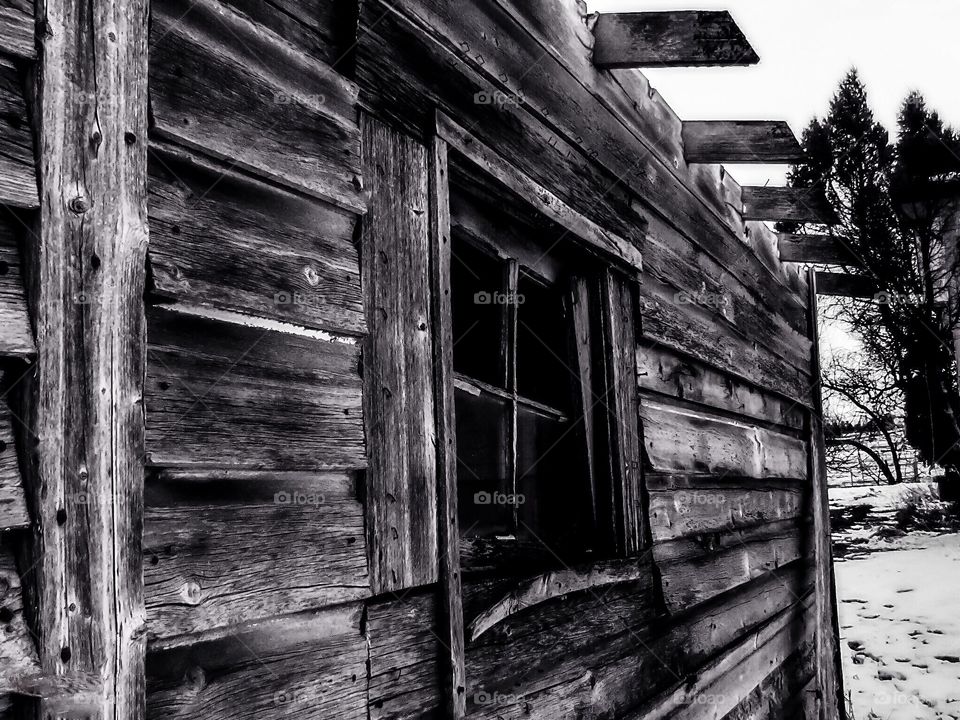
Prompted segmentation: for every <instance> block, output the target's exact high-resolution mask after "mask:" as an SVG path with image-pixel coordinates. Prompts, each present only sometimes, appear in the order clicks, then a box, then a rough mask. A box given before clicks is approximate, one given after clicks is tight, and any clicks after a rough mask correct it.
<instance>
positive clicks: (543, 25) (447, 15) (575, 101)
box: [356, 0, 814, 718]
mask: <svg viewBox="0 0 960 720" xmlns="http://www.w3.org/2000/svg"><path fill="white" fill-rule="evenodd" d="M592 45H593V37H592V34H591V31H590V27H589V22H587V21H585V19H584V18H582V17H581V16H580V14H579V10H578V8H577V5H576V3H574V2H568V1H567V0H541V1H540V2H533V3H518V2H514V1H513V0H480V1H479V2H471V3H460V2H454V1H453V0H411V1H410V2H406V3H403V4H402V5H401V6H396V5H394V4H392V3H386V2H383V1H382V0H363V2H361V3H360V15H359V35H358V44H357V58H356V73H357V74H356V80H357V82H358V84H359V86H360V94H359V99H360V103H361V105H362V106H363V107H364V108H366V109H367V110H368V111H369V112H370V113H371V114H373V115H375V116H377V117H378V118H379V119H380V120H381V121H383V122H386V123H388V124H390V125H392V126H393V127H395V128H396V129H398V130H401V131H405V132H406V133H408V134H409V135H410V136H411V137H413V138H422V139H423V141H424V142H426V141H427V140H428V139H429V137H430V134H431V132H433V127H434V125H433V123H434V119H433V111H434V109H435V108H438V109H440V110H441V111H442V112H443V114H444V118H445V119H443V120H442V122H441V123H440V134H441V136H442V137H444V138H445V139H448V140H449V141H450V142H451V157H452V159H451V162H452V163H453V162H458V161H462V158H466V159H467V160H468V161H469V162H471V163H473V164H474V165H476V164H478V163H479V164H480V165H481V166H483V167H485V168H486V169H487V171H488V172H490V173H492V174H493V176H494V177H495V178H496V179H497V180H498V181H499V182H501V183H503V184H504V185H506V186H507V187H508V188H509V189H510V190H511V191H512V192H513V193H515V194H516V195H517V196H518V197H520V196H522V197H525V198H526V197H528V196H529V197H530V198H531V199H530V200H529V202H530V205H529V208H530V209H531V210H533V211H535V212H541V213H543V214H545V215H546V216H547V217H549V216H550V213H552V212H554V211H553V209H552V208H553V207H555V206H556V204H557V203H560V204H562V205H563V206H564V207H565V208H568V209H570V211H572V212H573V213H575V214H576V215H578V216H579V218H580V219H579V221H573V220H570V219H569V218H567V220H566V222H565V223H564V227H565V228H566V229H567V231H568V233H570V232H571V230H570V228H572V227H573V228H575V227H581V228H590V233H589V234H590V237H589V238H588V237H584V238H583V242H584V246H585V247H588V246H589V245H590V244H592V243H594V241H593V239H592V238H594V237H597V236H600V235H602V233H604V232H607V233H610V234H611V235H612V236H615V237H617V238H621V239H623V240H625V241H626V242H628V243H630V244H631V245H633V247H634V248H636V249H637V250H639V251H640V252H641V253H642V265H641V263H639V262H635V261H634V260H633V256H632V254H629V253H622V252H619V253H616V255H617V256H619V260H617V259H614V260H613V261H612V263H613V264H614V265H616V266H617V267H618V268H619V269H620V270H624V271H629V272H632V273H633V274H635V275H636V277H637V278H638V282H637V285H636V287H637V293H638V296H637V318H636V321H635V323H634V327H633V328H632V331H633V334H634V336H635V340H634V342H635V353H634V357H633V358H632V359H631V362H630V364H629V367H630V368H631V371H632V372H634V373H635V378H636V384H635V391H634V392H635V394H634V396H633V397H632V398H630V401H631V402H633V403H636V404H637V405H638V409H637V410H636V412H637V413H638V416H639V420H640V423H641V426H642V434H641V436H640V437H639V438H635V439H636V440H637V442H638V444H639V447H640V449H641V455H642V464H643V473H644V487H645V493H646V495H647V497H646V501H645V502H643V501H640V502H639V503H638V504H639V508H640V510H641V512H642V513H643V514H644V517H643V518H642V520H641V522H640V524H641V525H642V526H645V527H647V528H648V535H649V537H648V538H646V542H647V543H649V547H648V548H647V549H645V550H641V551H639V554H638V558H644V559H643V560H641V562H645V563H646V567H647V568H649V572H650V578H649V581H648V582H646V583H644V582H638V581H633V582H632V583H631V582H622V583H617V584H614V585H613V586H606V585H605V586H603V589H602V590H597V591H595V592H591V591H589V590H587V591H581V592H574V593H572V594H567V595H564V596H563V597H553V599H547V600H545V601H543V602H537V604H536V605H534V606H531V607H528V609H526V610H522V611H520V612H507V613H506V614H504V616H503V617H504V619H503V620H501V621H500V622H497V623H495V624H493V626H492V627H491V629H489V630H487V631H485V632H484V633H482V634H481V635H480V636H479V637H476V638H475V639H471V635H470V633H469V632H468V633H467V643H466V677H467V688H466V691H467V714H468V716H469V717H499V718H502V717H518V718H519V717H524V718H528V717H543V718H556V717H580V716H584V717H587V716H588V717H594V716H608V717H618V718H619V717H637V718H640V717H648V716H649V717H659V716H667V715H669V716H670V717H691V718H694V717H696V718H699V717H717V718H720V717H724V716H727V715H729V716H730V717H750V716H762V713H766V714H767V715H768V716H773V717H775V716H779V715H780V714H781V711H783V713H784V714H786V713H787V710H788V709H789V711H790V712H793V711H794V709H795V708H801V709H802V707H803V706H804V702H803V698H802V695H803V691H804V688H805V686H806V685H807V682H808V681H809V680H810V678H811V676H812V664H811V662H810V660H809V648H810V642H811V641H810V637H811V636H810V634H809V633H810V628H811V627H812V624H811V623H810V622H809V621H808V620H809V616H810V615H811V613H812V610H811V606H812V605H811V603H810V593H811V592H812V575H811V574H810V572H809V565H810V561H811V558H812V549H811V544H810V532H811V530H810V518H811V513H810V500H811V498H810V479H809V478H810V458H811V453H810V448H809V442H808V438H809V434H808V427H809V412H810V409H811V407H812V404H813V402H814V398H813V394H812V393H811V382H812V381H811V373H812V367H811V357H810V353H811V341H810V337H809V335H808V317H807V313H808V305H807V298H806V295H805V289H806V284H805V281H804V280H803V279H802V278H801V277H799V276H798V274H797V272H796V270H795V269H794V268H793V267H791V266H788V265H784V264H783V263H781V262H780V260H779V256H778V249H777V240H776V237H775V236H774V235H773V234H772V233H770V232H769V231H768V230H767V229H766V228H765V227H764V226H762V225H758V224H745V223H744V222H743V219H742V216H741V214H740V210H741V209H742V206H743V202H742V200H741V191H740V188H739V186H738V185H737V184H736V182H735V181H734V180H733V179H732V178H731V177H730V176H729V175H727V174H725V173H724V171H723V170H722V168H720V167H719V166H717V165H708V164H702V163H696V164H688V163H687V162H686V160H685V159H684V158H685V153H684V146H683V136H682V123H681V121H680V120H679V118H677V117H676V116H675V115H674V114H673V113H672V111H671V110H670V109H669V108H668V106H667V105H666V103H664V102H663V101H662V100H661V98H660V97H659V96H658V95H657V93H656V92H655V91H653V90H652V89H651V88H650V86H649V84H648V83H647V81H646V80H645V78H644V77H643V76H642V75H641V74H640V73H637V72H634V71H621V70H613V71H601V70H597V69H596V68H595V67H594V66H593V64H592V62H591V51H592ZM464 131H465V132H466V133H467V135H468V137H467V136H464V135H463V132H464ZM458 133H460V134H458ZM506 168H509V170H510V172H511V173H519V174H520V175H521V176H522V177H523V178H526V180H525V181H524V182H525V183H527V185H523V186H521V185H518V184H517V182H516V180H515V178H514V176H513V175H510V176H509V177H507V175H506V174H505V169H506ZM528 186H534V187H536V188H537V189H538V190H539V191H540V192H539V197H538V196H537V193H530V192H527V190H528V189H529V188H528ZM540 198H546V199H547V200H549V202H550V203H551V205H550V206H549V207H548V206H543V207H541V208H540V209H538V208H537V206H538V204H540V203H541V202H546V200H543V201H542V200H541V199H540ZM550 219H552V220H554V221H555V222H556V219H555V218H550ZM469 230H470V228H468V229H467V231H469ZM572 234H573V235H574V236H577V234H578V233H577V231H576V230H573V231H572ZM598 234H599V235H598ZM594 246H595V245H594ZM611 360H614V359H611ZM620 367H622V365H621V366H620ZM638 500H641V499H638ZM478 551H482V550H481V549H479V548H472V547H471V548H469V552H471V553H475V552H478ZM654 568H656V570H655V571H654ZM786 577H789V578H790V584H789V590H785V589H784V585H783V580H782V578H786ZM509 590H510V588H504V587H503V586H502V584H499V585H497V586H496V587H488V588H486V589H484V587H478V586H476V584H475V582H474V581H471V582H466V581H465V586H464V621H465V623H467V625H468V627H469V626H470V624H471V622H475V621H476V620H477V618H478V614H479V613H481V612H482V611H483V609H484V604H485V603H486V604H489V601H490V598H492V597H497V596H502V595H503V593H504V592H505V591H509ZM424 593H426V594H424ZM418 598H419V600H418V601H417V603H412V601H411V600H409V599H405V600H404V601H403V602H397V603H391V602H390V601H389V600H384V601H383V602H382V603H381V604H379V605H378V606H377V611H376V615H377V617H378V619H379V622H381V623H382V626H383V627H388V626H389V620H387V618H388V617H393V618H400V617H406V618H407V619H408V620H409V621H410V623H411V628H410V632H411V633H415V634H417V635H418V636H419V637H420V638H421V640H420V641H416V642H411V641H410V637H409V636H408V635H407V634H404V633H401V634H400V635H399V636H398V638H397V642H396V644H394V643H393V638H392V637H390V636H389V634H388V635H386V636H373V635H371V637H370V642H371V653H372V656H373V657H377V658H384V659H387V660H385V661H384V662H382V663H378V664H377V665H376V670H372V671H371V672H375V676H376V677H377V682H376V687H377V691H376V693H373V692H372V693H371V713H372V716H375V717H391V718H401V717H403V718H406V717H409V718H414V717H421V716H423V715H425V714H429V713H431V712H436V713H440V712H441V711H440V710H438V708H439V707H440V704H441V702H442V701H441V700H440V694H439V692H438V688H437V687H435V686H434V685H432V684H431V683H430V682H429V679H430V678H431V677H434V678H435V677H436V675H437V672H438V668H437V663H441V664H442V662H443V657H444V656H443V652H442V650H439V649H438V647H437V644H436V638H435V637H430V636H429V634H428V632H425V631H424V629H423V628H422V627H415V626H414V625H413V623H414V622H415V619H416V618H417V617H418V616H422V615H423V614H424V613H427V612H428V611H431V610H433V609H434V608H435V606H436V603H437V602H439V599H438V598H436V597H435V596H430V595H429V594H428V593H427V591H426V590H424V591H421V594H420V595H418ZM484 598H486V599H484ZM601 601H602V602H601ZM520 606H521V607H522V606H523V604H522V603H521V604H520ZM614 606H615V607H616V609H614ZM607 613H610V615H608V614H607ZM371 617H373V615H371ZM614 618H617V619H614ZM734 618H736V620H734ZM708 623H717V625H710V624H708ZM708 628H709V629H708ZM433 629H434V631H435V632H439V631H440V628H439V625H437V626H434V627H433ZM401 642H402V643H404V644H403V646H402V647H401ZM721 648H729V650H727V651H721ZM654 658H658V659H654ZM660 660H662V661H663V662H661V661H660ZM402 667H406V668H407V670H406V672H401V670H400V669H401V668H402ZM697 673H702V677H701V680H700V681H699V682H698V683H697V684H695V685H694V686H692V687H690V686H688V684H687V683H686V681H685V678H686V677H689V676H691V674H694V675H695V674H697ZM387 678H390V679H392V680H393V683H392V684H390V683H387V682H386V680H387ZM681 681H682V682H681ZM764 693H765V694H764ZM714 695H718V696H722V697H723V698H724V700H723V702H720V703H716V704H714V706H712V707H707V708H705V707H704V705H703V702H704V701H705V700H704V698H707V699H709V698H710V697H713V696H714Z"/></svg>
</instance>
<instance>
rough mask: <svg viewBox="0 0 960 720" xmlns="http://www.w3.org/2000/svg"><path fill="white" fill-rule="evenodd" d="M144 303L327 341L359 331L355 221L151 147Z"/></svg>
mask: <svg viewBox="0 0 960 720" xmlns="http://www.w3.org/2000/svg"><path fill="white" fill-rule="evenodd" d="M149 170H150V199H149V202H150V205H149V212H150V230H151V233H150V268H151V271H152V273H151V279H152V287H151V290H152V292H153V293H154V294H156V295H158V296H160V297H163V298H167V299H173V300H179V301H183V302H188V303H196V304H204V305H211V306H213V307H218V308H225V309H227V310H237V311H241V312H248V313H251V314H255V315H258V316H261V317H269V318H276V319H278V320H284V321H287V322H291V323H295V324H298V325H303V326H305V327H315V328H321V329H324V330H330V331H333V332H343V333H349V334H358V335H359V334H363V333H364V332H365V330H366V324H365V322H364V315H363V303H362V300H361V296H360V266H359V258H358V253H357V249H356V248H355V247H354V244H353V232H354V226H355V225H356V217H355V216H354V215H353V214H352V213H349V212H347V211H345V210H342V209H340V208H337V207H335V206H333V205H329V204H327V203H325V202H323V201H320V200H316V199H313V198H304V197H303V196H300V195H296V194H293V193H290V192H287V191H285V190H280V189H277V188H275V187H273V186H271V185H269V184H267V183H263V182H260V181H257V180H254V179H248V178H244V177H242V176H241V175H239V174H238V173H236V172H235V171H231V169H230V168H229V167H228V166H226V165H217V164H216V163H215V162H207V161H204V160H203V158H202V157H201V156H193V157H191V154H190V153H188V152H184V151H179V150H178V149H177V148H176V146H172V145H166V144H160V145H157V144H156V143H154V144H153V146H152V151H151V156H150V163H149Z"/></svg>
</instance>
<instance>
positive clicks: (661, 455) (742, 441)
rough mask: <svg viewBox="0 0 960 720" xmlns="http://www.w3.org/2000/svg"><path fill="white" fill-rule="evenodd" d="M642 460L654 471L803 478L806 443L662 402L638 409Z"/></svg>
mask: <svg viewBox="0 0 960 720" xmlns="http://www.w3.org/2000/svg"><path fill="white" fill-rule="evenodd" d="M640 417H641V419H642V420H643V440H644V449H645V450H646V455H645V459H646V461H647V463H648V465H649V468H650V469H651V470H654V471H657V472H685V473H706V474H711V475H721V476H731V477H749V478H757V479H766V478H800V479H802V478H806V477H807V472H808V470H807V452H806V444H805V443H804V442H803V440H800V439H798V438H796V437H794V436H791V435H787V434H785V433H780V432H776V431H773V430H767V429H765V428H761V427H758V426H756V425H750V424H747V423H744V422H739V421H735V420H729V419H727V418H721V417H718V416H710V415H706V414H703V413H698V412H694V411H692V410H688V409H684V408H679V407H676V406H673V405H668V404H665V403H660V402H654V401H652V400H647V401H645V402H644V403H642V404H641V407H640Z"/></svg>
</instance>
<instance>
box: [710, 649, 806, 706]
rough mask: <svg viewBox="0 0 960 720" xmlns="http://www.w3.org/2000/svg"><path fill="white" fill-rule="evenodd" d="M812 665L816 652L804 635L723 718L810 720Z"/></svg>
mask: <svg viewBox="0 0 960 720" xmlns="http://www.w3.org/2000/svg"><path fill="white" fill-rule="evenodd" d="M798 634H799V633H798ZM794 644H795V645H796V644H797V643H796V639H795V640H794ZM815 664H816V652H815V648H814V645H813V642H812V638H811V637H810V636H809V635H808V637H807V638H806V639H805V641H802V642H800V643H799V646H798V647H796V649H795V650H794V651H793V653H792V654H791V655H790V656H789V657H788V658H787V659H786V660H785V661H784V662H783V663H782V664H781V665H779V666H778V667H776V668H774V669H773V670H772V671H771V672H770V674H769V675H767V676H766V677H765V678H764V679H763V680H762V681H761V682H760V684H759V685H757V687H755V688H754V689H753V690H752V691H751V692H750V693H749V694H748V695H747V696H746V697H744V698H743V699H741V700H740V702H739V704H738V705H737V706H736V707H735V708H734V709H733V710H731V711H730V712H728V713H727V714H726V715H725V716H724V717H723V720H783V719H789V720H814V719H815V718H816V717H817V715H816V708H815V707H814V703H815V701H816V692H817V691H816V688H815V687H813V685H812V684H811V680H812V679H813V677H814V669H815Z"/></svg>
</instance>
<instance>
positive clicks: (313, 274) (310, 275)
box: [303, 265, 320, 287]
mask: <svg viewBox="0 0 960 720" xmlns="http://www.w3.org/2000/svg"><path fill="white" fill-rule="evenodd" d="M303 276H304V277H305V278H306V279H307V282H308V283H309V284H310V285H311V286H313V287H316V286H317V285H319V284H320V273H318V272H317V271H316V269H315V268H314V267H313V265H307V266H306V267H305V268H304V269H303Z"/></svg>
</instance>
